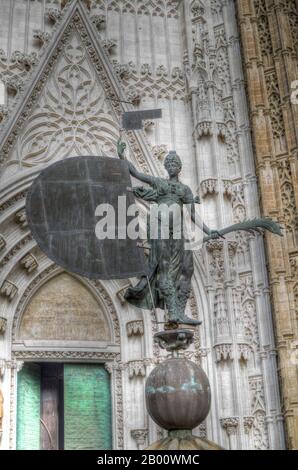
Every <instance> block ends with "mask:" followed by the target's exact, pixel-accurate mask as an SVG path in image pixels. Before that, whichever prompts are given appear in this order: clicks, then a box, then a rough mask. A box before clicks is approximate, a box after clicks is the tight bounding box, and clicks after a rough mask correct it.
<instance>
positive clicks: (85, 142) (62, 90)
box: [0, 0, 157, 181]
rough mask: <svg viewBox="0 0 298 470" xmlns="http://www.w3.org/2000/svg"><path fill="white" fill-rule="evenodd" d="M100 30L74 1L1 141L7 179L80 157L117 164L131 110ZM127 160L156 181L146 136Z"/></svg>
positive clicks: (133, 137)
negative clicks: (96, 157)
mask: <svg viewBox="0 0 298 470" xmlns="http://www.w3.org/2000/svg"><path fill="white" fill-rule="evenodd" d="M113 99H116V100H117V99H123V100H124V101H125V100H126V101H127V97H126V95H125V91H124V88H123V85H122V84H121V82H120V80H119V78H118V77H117V76H116V74H115V72H114V71H113V68H112V64H111V63H110V60H109V57H108V55H107V53H106V51H105V49H104V47H103V45H102V44H101V39H100V37H99V36H98V34H97V32H96V29H95V27H94V25H93V24H92V23H91V21H90V20H89V18H88V16H87V14H86V11H85V9H84V7H83V6H82V5H81V2H79V1H77V0H75V1H74V2H73V3H72V4H71V5H70V6H69V8H68V9H67V11H66V13H65V15H63V16H62V18H61V20H60V22H59V24H57V26H56V31H55V33H54V34H53V37H52V39H51V41H50V42H49V43H48V45H47V47H45V48H44V49H43V51H42V53H41V57H40V62H39V64H38V66H37V67H36V68H35V69H34V70H33V71H32V75H31V77H30V79H29V80H28V81H27V86H26V88H24V90H23V91H22V92H20V94H19V97H18V102H17V104H16V106H15V109H14V111H13V112H12V113H11V115H10V117H9V118H8V119H7V121H6V122H5V123H4V125H3V128H2V131H1V133H0V164H1V166H2V168H3V171H2V178H3V179H4V178H5V181H7V180H8V181H9V180H10V179H11V178H12V177H13V175H16V173H18V174H20V170H22V172H24V171H26V170H28V169H29V168H32V167H34V168H38V169H39V170H41V169H42V167H44V166H46V165H48V164H50V163H52V162H53V161H54V160H59V159H63V158H67V157H70V156H76V155H80V154H81V155H87V154H89V155H106V156H114V155H115V151H116V142H117V139H118V137H119V128H120V125H121V124H120V123H121V116H122V113H123V112H124V111H126V110H129V109H130V105H126V104H122V103H120V102H117V101H113ZM126 140H127V143H128V153H129V158H131V159H133V160H135V163H136V164H137V165H139V166H140V167H141V168H142V170H143V171H145V172H148V171H150V172H152V173H155V174H157V169H156V168H155V164H154V159H153V158H152V156H151V155H150V153H149V146H148V145H147V142H146V140H145V135H144V134H143V133H142V132H141V133H138V135H137V134H135V133H134V132H131V131H129V132H127V133H126Z"/></svg>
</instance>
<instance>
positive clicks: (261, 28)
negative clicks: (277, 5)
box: [253, 0, 273, 66]
mask: <svg viewBox="0 0 298 470" xmlns="http://www.w3.org/2000/svg"><path fill="white" fill-rule="evenodd" d="M253 3H254V9H255V14H256V19H257V27H258V34H259V41H260V46H261V54H262V58H263V60H264V63H265V66H270V65H271V63H272V57H273V49H272V43H271V37H270V28H269V22H268V14H267V11H266V5H265V3H264V2H263V1H262V0H254V2H253Z"/></svg>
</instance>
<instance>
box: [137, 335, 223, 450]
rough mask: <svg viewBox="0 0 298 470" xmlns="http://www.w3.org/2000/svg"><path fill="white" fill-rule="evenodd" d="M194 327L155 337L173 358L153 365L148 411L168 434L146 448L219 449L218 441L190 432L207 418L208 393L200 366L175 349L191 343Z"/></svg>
mask: <svg viewBox="0 0 298 470" xmlns="http://www.w3.org/2000/svg"><path fill="white" fill-rule="evenodd" d="M193 335H194V332H193V330H190V329H185V328H177V329H169V330H165V331H162V332H160V333H156V334H155V335H154V340H155V342H157V343H158V344H159V346H160V347H161V348H163V349H166V350H167V351H169V352H171V353H172V357H170V358H169V359H166V360H165V361H164V362H162V363H161V364H159V365H158V366H156V367H155V368H154V369H153V371H152V372H151V374H150V375H149V377H148V379H147V381H146V385H145V395H146V406H147V411H148V413H149V415H150V416H151V418H152V419H153V421H155V423H157V424H158V425H159V426H160V427H162V428H163V429H166V430H167V431H169V434H168V437H166V438H164V439H161V440H159V441H157V442H155V443H154V444H151V445H150V446H149V447H148V448H147V450H154V449H155V450H198V449H199V450H220V449H221V447H219V446H218V445H217V444H214V443H213V442H210V441H208V440H204V439H201V438H199V437H196V436H194V435H193V434H192V430H193V429H194V428H196V427H197V426H198V425H199V424H200V423H202V422H203V421H204V419H205V418H206V417H207V415H208V413H209V410H210V404H211V393H210V385H209V380H208V377H207V375H206V374H205V372H204V371H203V369H202V368H201V367H200V366H199V365H197V364H195V363H194V362H191V361H189V360H188V359H185V358H183V357H179V356H178V351H179V350H181V349H187V348H188V347H189V346H190V344H191V343H192V342H193Z"/></svg>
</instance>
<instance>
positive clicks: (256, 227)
mask: <svg viewBox="0 0 298 470" xmlns="http://www.w3.org/2000/svg"><path fill="white" fill-rule="evenodd" d="M282 228H283V227H282V226H281V225H280V224H279V223H277V222H274V220H272V219H270V218H264V219H252V220H245V221H244V222H239V223H238V224H234V225H230V226H229V227H226V228H223V229H221V230H211V233H210V235H208V236H207V237H204V239H203V241H204V242H207V241H208V240H214V239H215V238H219V236H220V237H222V238H224V237H223V235H225V234H227V233H231V232H236V231H237V230H244V231H245V232H248V233H251V234H253V235H255V234H256V233H263V230H268V232H271V233H274V234H275V235H279V236H280V237H282V236H283V234H282V232H281V230H282Z"/></svg>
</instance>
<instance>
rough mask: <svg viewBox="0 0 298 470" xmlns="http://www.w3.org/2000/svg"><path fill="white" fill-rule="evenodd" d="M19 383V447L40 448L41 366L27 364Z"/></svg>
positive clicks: (20, 448) (26, 448)
mask: <svg viewBox="0 0 298 470" xmlns="http://www.w3.org/2000/svg"><path fill="white" fill-rule="evenodd" d="M17 383H18V392H17V449H18V450H39V448H40V366H38V365H37V364H25V365H24V366H23V368H22V369H21V370H20V372H18V382H17Z"/></svg>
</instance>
